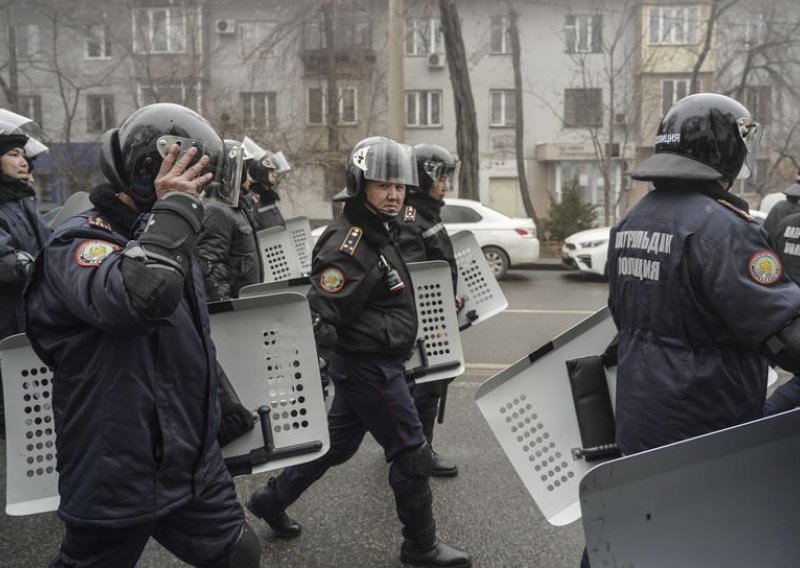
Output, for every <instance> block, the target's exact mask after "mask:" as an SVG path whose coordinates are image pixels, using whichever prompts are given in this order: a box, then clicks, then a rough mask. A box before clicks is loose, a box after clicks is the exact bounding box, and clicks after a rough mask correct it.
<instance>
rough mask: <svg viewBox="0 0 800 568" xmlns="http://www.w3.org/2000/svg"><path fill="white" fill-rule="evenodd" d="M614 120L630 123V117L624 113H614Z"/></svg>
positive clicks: (620, 122)
mask: <svg viewBox="0 0 800 568" xmlns="http://www.w3.org/2000/svg"><path fill="white" fill-rule="evenodd" d="M614 122H615V123H617V124H619V125H620V126H623V125H625V124H627V123H628V117H627V116H625V114H624V113H618V114H615V115H614Z"/></svg>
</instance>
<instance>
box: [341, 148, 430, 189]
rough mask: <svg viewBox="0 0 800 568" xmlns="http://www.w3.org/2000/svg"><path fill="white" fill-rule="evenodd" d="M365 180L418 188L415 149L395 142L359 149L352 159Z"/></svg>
mask: <svg viewBox="0 0 800 568" xmlns="http://www.w3.org/2000/svg"><path fill="white" fill-rule="evenodd" d="M351 160H352V161H353V164H355V166H356V167H357V168H358V169H360V170H361V171H362V172H364V179H366V180H370V181H383V182H392V183H399V184H403V185H407V186H414V187H416V186H418V185H419V181H418V179H417V166H416V163H417V162H416V158H415V154H414V148H413V147H412V146H409V145H408V144H400V143H398V142H394V141H387V142H380V143H378V144H371V145H369V146H364V147H363V148H359V149H358V150H356V151H355V152H354V153H353V156H352V158H351Z"/></svg>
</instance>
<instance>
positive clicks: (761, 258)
mask: <svg viewBox="0 0 800 568" xmlns="http://www.w3.org/2000/svg"><path fill="white" fill-rule="evenodd" d="M748 269H749V271H750V277H751V278H752V279H753V280H755V281H756V282H757V283H759V284H763V285H764V286H769V285H770V284H775V282H777V281H778V279H779V278H780V277H781V274H783V265H782V264H781V261H780V259H779V258H778V255H777V254H775V253H774V252H772V251H771V250H768V249H763V250H760V251H758V252H757V253H755V254H754V255H753V256H751V257H750V262H748Z"/></svg>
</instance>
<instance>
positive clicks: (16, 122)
mask: <svg viewBox="0 0 800 568" xmlns="http://www.w3.org/2000/svg"><path fill="white" fill-rule="evenodd" d="M0 123H3V127H2V128H0V133H5V134H12V133H13V134H17V135H20V136H24V137H26V138H27V142H26V143H25V145H24V148H25V157H26V158H27V159H28V161H29V162H30V163H32V162H33V160H34V159H35V158H36V157H37V156H38V155H39V154H43V153H44V152H48V151H49V150H50V149H49V148H48V147H47V146H45V145H44V144H42V143H41V142H40V140H41V139H42V130H41V128H39V124H38V123H37V122H36V121H35V120H33V119H31V118H28V117H27V116H23V115H21V114H17V113H15V112H11V111H10V110H8V109H4V108H0ZM31 169H32V168H31Z"/></svg>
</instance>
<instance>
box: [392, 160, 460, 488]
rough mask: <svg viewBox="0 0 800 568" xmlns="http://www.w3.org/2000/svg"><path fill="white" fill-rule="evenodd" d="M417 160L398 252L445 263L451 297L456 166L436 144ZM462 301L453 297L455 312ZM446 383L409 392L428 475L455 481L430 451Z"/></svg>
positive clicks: (450, 467) (449, 466) (446, 463)
mask: <svg viewBox="0 0 800 568" xmlns="http://www.w3.org/2000/svg"><path fill="white" fill-rule="evenodd" d="M414 152H415V155H416V160H417V178H418V180H419V187H418V188H411V191H410V192H409V195H408V201H407V203H406V205H405V207H404V208H403V213H402V218H401V219H399V221H400V222H399V225H400V229H401V230H400V252H401V253H402V254H403V260H405V261H406V262H422V261H425V260H444V261H445V262H447V263H448V264H449V265H450V271H451V273H452V275H453V294H454V295H455V292H456V285H457V283H458V266H457V265H456V259H455V254H454V253H453V244H452V243H451V242H450V237H449V236H448V234H447V231H446V230H445V228H444V224H443V223H442V218H441V216H440V215H441V210H442V206H443V205H444V196H445V193H446V192H447V191H448V190H449V189H450V187H451V185H452V183H453V182H454V180H455V178H456V176H457V175H458V167H459V165H460V164H459V162H458V160H456V159H455V158H453V155H452V154H450V152H448V151H447V150H446V149H445V148H443V147H441V146H439V145H436V144H417V145H416V146H414ZM460 304H461V299H460V298H458V296H456V308H457V309H458V308H459V307H460ZM448 382H449V381H435V382H428V383H420V384H417V385H414V386H413V387H412V389H411V393H412V396H413V397H414V404H415V406H416V407H417V413H418V414H419V419H420V421H421V422H422V431H423V433H424V434H425V439H426V440H427V441H428V445H430V446H431V451H432V452H433V466H432V468H431V475H433V476H434V477H454V476H456V475H458V466H457V465H456V464H455V463H453V462H451V461H450V460H448V459H447V458H446V457H444V456H442V455H441V454H439V453H438V452H436V451H435V450H434V449H433V427H434V424H435V423H436V416H437V414H438V411H439V403H440V401H441V397H442V392H443V389H446V388H447V383H448Z"/></svg>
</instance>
